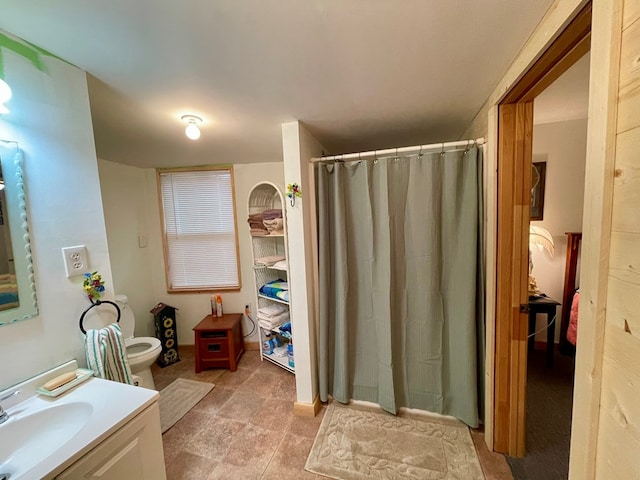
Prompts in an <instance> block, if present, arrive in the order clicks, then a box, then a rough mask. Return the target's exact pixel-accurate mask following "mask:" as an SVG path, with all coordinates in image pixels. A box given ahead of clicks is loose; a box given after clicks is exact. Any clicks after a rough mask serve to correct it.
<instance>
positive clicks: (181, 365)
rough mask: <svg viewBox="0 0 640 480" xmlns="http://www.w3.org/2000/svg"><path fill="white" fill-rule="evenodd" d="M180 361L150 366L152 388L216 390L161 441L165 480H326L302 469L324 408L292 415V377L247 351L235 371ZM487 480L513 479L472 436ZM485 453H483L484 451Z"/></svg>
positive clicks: (185, 355) (187, 353) (190, 357)
mask: <svg viewBox="0 0 640 480" xmlns="http://www.w3.org/2000/svg"><path fill="white" fill-rule="evenodd" d="M180 357H181V361H180V362H178V363H176V364H174V365H170V366H168V367H166V368H160V367H158V366H157V365H154V366H153V367H152V373H153V376H154V379H155V382H156V388H158V390H161V389H162V388H164V387H166V386H167V385H169V384H170V383H171V382H172V381H173V380H175V379H176V378H179V377H182V378H189V379H192V380H201V381H205V382H212V383H215V385H216V386H215V388H214V389H213V390H212V391H211V392H210V393H209V394H208V395H207V396H206V397H205V398H204V399H202V401H200V403H198V404H197V405H196V406H195V407H194V408H193V409H192V410H191V411H190V412H189V413H187V414H186V415H185V416H184V417H183V418H182V419H181V420H179V421H178V422H177V423H176V424H175V425H174V426H173V427H172V428H170V429H169V430H168V431H167V432H166V433H165V434H164V435H163V436H162V437H163V443H164V457H165V464H166V469H167V478H168V480H191V479H193V480H217V479H224V480H235V479H238V480H254V479H256V480H257V479H264V480H268V479H282V478H288V479H295V480H306V479H310V480H311V479H318V480H319V479H324V480H326V477H323V476H320V475H315V474H313V473H310V472H307V471H305V470H304V464H305V462H306V460H307V456H308V455H309V451H310V450H311V446H312V445H313V441H314V439H315V436H316V433H317V431H318V428H319V427H320V422H321V421H322V416H323V415H324V408H325V407H323V409H322V410H321V412H320V414H319V415H318V416H316V417H315V418H308V417H300V416H296V415H294V414H293V402H294V400H295V379H294V376H293V375H292V374H290V373H288V372H286V371H284V370H283V369H281V368H279V367H276V366H275V365H273V364H271V363H269V362H266V361H265V362H261V361H260V356H259V353H258V352H257V351H248V352H246V353H245V354H244V355H243V357H242V359H241V360H240V363H239V365H238V370H237V371H236V372H229V371H228V370H225V369H212V370H205V371H203V372H201V373H198V374H196V373H195V369H194V351H193V347H189V346H186V347H185V346H181V347H180ZM472 437H473V439H474V442H475V444H476V448H477V449H478V452H479V457H480V461H481V464H482V467H483V470H484V471H485V475H486V479H487V480H510V479H512V478H513V477H512V476H511V471H510V470H509V467H508V465H507V463H506V461H505V459H504V457H503V456H502V455H499V454H494V453H490V452H489V451H487V449H486V447H484V440H483V439H482V434H481V433H479V432H473V435H472ZM483 447H484V448H483Z"/></svg>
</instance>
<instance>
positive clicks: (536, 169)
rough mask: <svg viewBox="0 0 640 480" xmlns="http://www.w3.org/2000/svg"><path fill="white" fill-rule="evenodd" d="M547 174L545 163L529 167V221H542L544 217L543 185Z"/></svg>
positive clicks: (536, 163) (537, 163) (535, 163)
mask: <svg viewBox="0 0 640 480" xmlns="http://www.w3.org/2000/svg"><path fill="white" fill-rule="evenodd" d="M546 174H547V162H534V163H533V164H532V165H531V213H530V218H531V220H542V217H543V215H544V183H545V177H546Z"/></svg>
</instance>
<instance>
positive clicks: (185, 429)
mask: <svg viewBox="0 0 640 480" xmlns="http://www.w3.org/2000/svg"><path fill="white" fill-rule="evenodd" d="M208 421H209V416H208V415H206V414H203V413H199V412H195V411H194V410H191V411H190V412H189V413H187V414H186V415H185V416H184V417H182V418H181V419H180V420H178V422H176V424H175V425H174V426H173V427H171V428H170V429H169V430H167V431H166V432H165V433H164V434H163V435H162V443H163V449H164V455H165V463H167V462H169V461H170V460H173V458H175V457H176V455H177V454H178V453H179V452H181V451H182V449H183V447H184V445H185V444H186V443H188V442H189V441H190V440H191V439H192V438H193V437H194V436H195V435H197V434H198V433H199V432H200V431H201V430H202V429H203V428H204V427H205V426H206V425H207V423H208Z"/></svg>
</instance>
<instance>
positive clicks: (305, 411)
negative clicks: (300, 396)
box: [293, 395, 322, 417]
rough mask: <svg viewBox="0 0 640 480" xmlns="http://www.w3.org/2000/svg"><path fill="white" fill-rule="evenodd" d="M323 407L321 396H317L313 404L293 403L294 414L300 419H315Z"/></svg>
mask: <svg viewBox="0 0 640 480" xmlns="http://www.w3.org/2000/svg"><path fill="white" fill-rule="evenodd" d="M321 406H322V403H321V402H320V396H319V395H316V398H314V399H313V403H302V402H293V414H294V415H298V416H299V417H315V416H316V415H317V414H318V412H319V411H320V407H321Z"/></svg>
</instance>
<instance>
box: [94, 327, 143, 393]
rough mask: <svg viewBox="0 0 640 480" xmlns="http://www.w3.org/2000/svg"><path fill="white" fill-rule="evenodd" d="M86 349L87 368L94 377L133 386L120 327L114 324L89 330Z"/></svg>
mask: <svg viewBox="0 0 640 480" xmlns="http://www.w3.org/2000/svg"><path fill="white" fill-rule="evenodd" d="M85 348H86V353H87V366H88V367H89V368H90V369H91V370H93V374H94V376H96V377H99V378H106V379H107V380H114V381H116V382H120V383H128V384H130V385H133V378H132V375H131V369H130V368H129V362H128V360H127V350H126V347H125V345H124V339H123V338H122V331H121V330H120V325H118V324H117V323H112V324H111V325H109V326H108V327H105V328H101V329H99V330H98V329H96V330H94V329H90V330H87V337H86V339H85Z"/></svg>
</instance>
